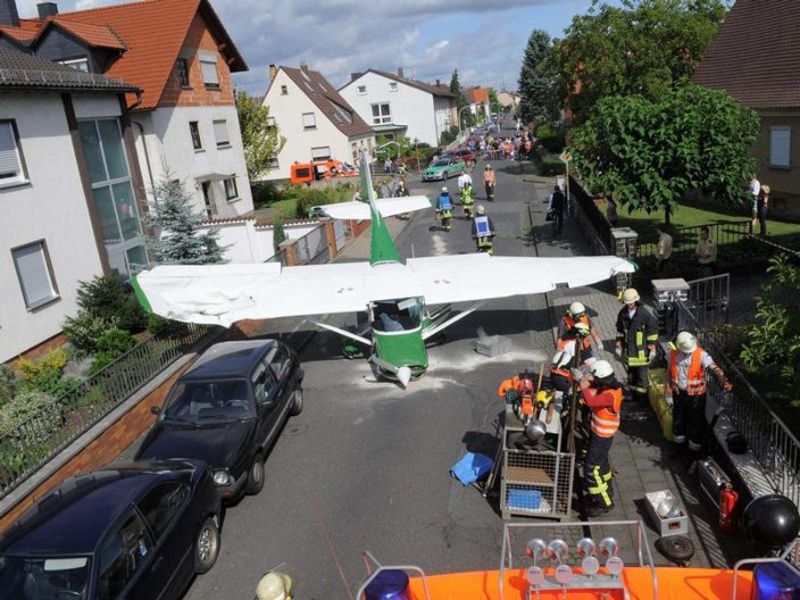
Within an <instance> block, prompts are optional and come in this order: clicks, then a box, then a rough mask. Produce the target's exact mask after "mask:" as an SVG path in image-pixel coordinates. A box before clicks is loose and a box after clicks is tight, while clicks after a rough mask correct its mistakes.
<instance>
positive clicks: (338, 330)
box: [308, 319, 372, 346]
mask: <svg viewBox="0 0 800 600" xmlns="http://www.w3.org/2000/svg"><path fill="white" fill-rule="evenodd" d="M308 322H309V323H313V324H314V325H316V326H317V327H322V328H323V329H327V330H328V331H332V332H334V333H338V334H339V335H342V336H344V337H346V338H350V339H351V340H355V341H356V342H360V343H362V344H365V345H367V346H372V341H370V340H368V339H367V338H365V337H361V336H360V335H358V334H355V333H353V332H351V331H347V330H346V329H341V328H340V327H335V326H333V325H328V324H327V323H320V322H319V321H311V320H310V319H309V320H308Z"/></svg>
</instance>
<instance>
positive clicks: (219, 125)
mask: <svg viewBox="0 0 800 600" xmlns="http://www.w3.org/2000/svg"><path fill="white" fill-rule="evenodd" d="M214 137H215V138H216V140H217V146H221V145H225V144H230V140H229V139H228V123H227V122H226V121H214Z"/></svg>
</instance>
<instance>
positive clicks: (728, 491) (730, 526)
mask: <svg viewBox="0 0 800 600" xmlns="http://www.w3.org/2000/svg"><path fill="white" fill-rule="evenodd" d="M738 501H739V492H737V491H736V490H734V489H733V485H732V484H730V483H726V484H725V487H723V488H722V489H721V490H720V491H719V528H720V530H721V531H722V533H729V534H730V533H736V504H737V502H738Z"/></svg>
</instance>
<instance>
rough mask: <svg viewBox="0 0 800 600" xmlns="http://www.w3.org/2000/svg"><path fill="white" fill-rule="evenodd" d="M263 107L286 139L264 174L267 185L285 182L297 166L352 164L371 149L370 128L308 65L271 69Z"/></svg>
mask: <svg viewBox="0 0 800 600" xmlns="http://www.w3.org/2000/svg"><path fill="white" fill-rule="evenodd" d="M263 103H264V105H266V106H268V107H269V112H270V118H271V119H274V122H275V124H276V125H277V126H278V128H279V130H280V132H281V136H283V137H285V138H286V143H285V144H284V146H283V149H282V150H281V152H280V154H279V155H278V158H277V160H276V164H274V165H273V168H272V169H271V170H270V171H269V173H268V174H267V178H268V179H270V180H275V179H288V178H289V177H290V169H291V166H292V164H293V163H295V162H298V163H307V162H311V161H314V160H326V159H333V160H340V161H342V162H346V163H350V164H355V163H356V161H357V157H358V153H359V151H360V150H361V149H362V148H366V149H367V150H372V149H373V148H374V147H375V133H374V132H373V131H372V128H371V127H370V126H369V125H368V124H367V123H366V122H365V121H364V119H362V118H361V117H360V116H359V114H358V113H357V112H356V111H355V110H353V107H352V106H350V104H348V102H347V100H345V99H344V98H343V97H342V96H341V95H339V92H337V91H336V88H335V87H333V86H332V85H331V84H330V83H329V82H328V80H327V79H325V77H324V76H323V75H322V73H320V72H318V71H312V70H311V69H309V68H308V65H305V64H303V65H300V67H299V68H294V67H284V66H280V67H278V66H275V65H270V83H269V87H268V89H267V93H266V94H265V95H264V100H263Z"/></svg>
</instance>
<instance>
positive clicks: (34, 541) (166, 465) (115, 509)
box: [0, 460, 198, 556]
mask: <svg viewBox="0 0 800 600" xmlns="http://www.w3.org/2000/svg"><path fill="white" fill-rule="evenodd" d="M197 464H198V463H191V462H187V461H179V460H171V461H152V462H145V463H136V464H125V465H116V466H114V467H113V468H108V469H103V470H99V471H94V472H91V473H88V474H86V475H79V476H76V477H70V478H69V479H66V480H65V481H63V482H62V483H61V484H60V485H59V486H58V487H56V488H55V489H54V490H53V491H52V492H50V493H49V494H48V495H47V496H45V497H44V498H42V499H41V500H39V501H38V502H37V503H36V504H34V505H33V506H32V507H31V508H30V509H28V511H27V512H25V514H24V515H23V516H22V517H21V518H20V519H19V520H18V521H16V522H15V523H14V524H13V525H12V526H11V527H10V528H9V529H7V530H6V531H5V532H4V533H3V535H2V536H0V553H2V554H8V555H24V556H59V555H76V554H91V553H92V552H93V551H94V550H95V548H96V547H97V546H98V544H99V543H100V542H101V541H102V539H103V537H104V534H105V532H106V530H107V529H108V528H109V527H110V526H111V525H113V524H114V522H115V521H116V520H117V519H119V518H120V517H121V516H122V514H123V512H124V511H125V510H127V508H128V507H129V506H130V505H131V503H132V502H134V501H135V500H136V499H137V498H138V497H139V495H140V494H141V493H142V492H143V491H144V490H146V489H147V488H149V487H150V486H151V485H152V484H153V483H154V482H155V481H157V480H159V479H161V480H164V481H175V480H179V479H184V478H185V471H186V470H187V469H194V468H196V467H197ZM181 471H182V473H181Z"/></svg>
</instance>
